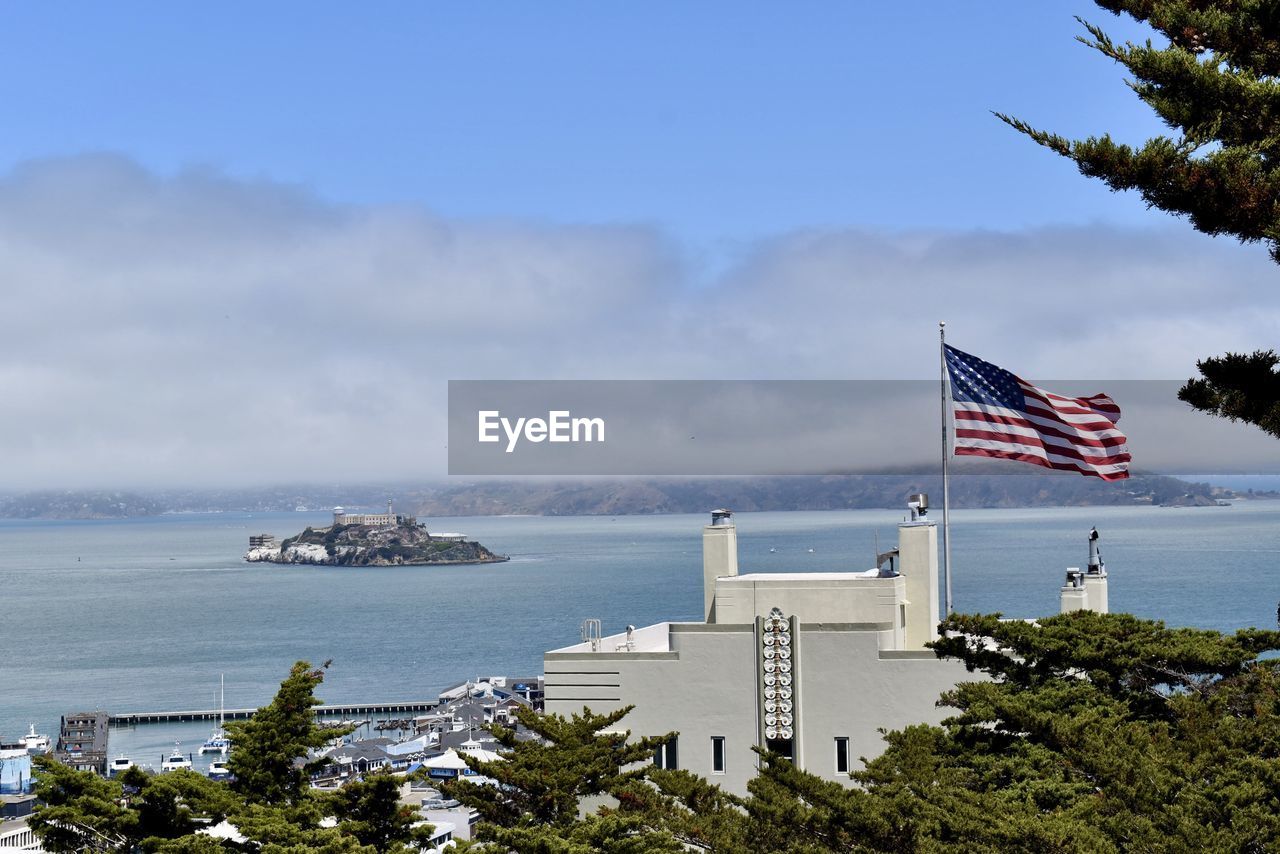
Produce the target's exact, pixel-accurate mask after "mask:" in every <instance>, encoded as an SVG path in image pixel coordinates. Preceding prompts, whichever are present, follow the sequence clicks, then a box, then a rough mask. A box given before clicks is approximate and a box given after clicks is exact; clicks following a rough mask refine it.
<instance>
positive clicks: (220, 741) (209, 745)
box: [200, 676, 231, 756]
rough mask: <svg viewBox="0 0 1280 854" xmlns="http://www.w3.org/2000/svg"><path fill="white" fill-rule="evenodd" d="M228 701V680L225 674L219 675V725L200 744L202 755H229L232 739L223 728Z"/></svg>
mask: <svg viewBox="0 0 1280 854" xmlns="http://www.w3.org/2000/svg"><path fill="white" fill-rule="evenodd" d="M225 702H226V682H225V679H224V677H223V676H219V677H218V726H217V727H216V728H214V730H213V732H212V733H210V734H209V737H208V738H206V739H205V740H204V744H202V745H200V755H201V756H204V755H205V754H206V753H221V754H222V755H223V756H226V755H227V751H228V750H230V749H231V739H229V738H227V734H226V732H224V731H223V729H222V722H223V715H224V713H225V709H224V708H223V705H224V704H225Z"/></svg>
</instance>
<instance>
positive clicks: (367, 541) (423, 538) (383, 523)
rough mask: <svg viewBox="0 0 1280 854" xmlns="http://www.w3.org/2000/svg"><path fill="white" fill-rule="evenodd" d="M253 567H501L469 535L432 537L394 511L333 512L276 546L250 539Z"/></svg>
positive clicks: (266, 537) (268, 538) (262, 537)
mask: <svg viewBox="0 0 1280 854" xmlns="http://www.w3.org/2000/svg"><path fill="white" fill-rule="evenodd" d="M244 559H245V560H247V561H250V562H267V563H302V564H312V565H315V566H427V565H436V564H466V563H500V562H502V561H505V560H509V558H508V557H507V556H506V555H496V554H494V553H493V552H491V551H489V550H488V549H487V548H485V547H484V546H482V545H480V544H479V543H477V542H474V541H469V540H468V539H467V538H466V536H465V535H464V534H454V533H442V534H432V533H429V532H428V531H427V527H426V525H425V524H424V523H422V522H419V521H418V519H417V517H416V516H403V515H398V514H396V513H394V512H392V509H391V502H390V501H388V502H387V512H386V513H348V512H346V510H345V509H343V508H342V507H335V508H333V524H332V525H330V526H329V527H327V528H310V527H308V528H307V529H306V530H305V531H303V532H302V533H301V534H296V535H295V536H292V537H289V538H287V539H286V540H284V542H281V543H277V542H276V538H275V537H274V536H272V535H271V534H255V535H253V536H251V537H249V551H248V552H246V553H245V556H244Z"/></svg>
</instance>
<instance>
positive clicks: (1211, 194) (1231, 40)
mask: <svg viewBox="0 0 1280 854" xmlns="http://www.w3.org/2000/svg"><path fill="white" fill-rule="evenodd" d="M1095 2H1097V4H1098V5H1099V6H1101V7H1102V8H1104V9H1107V10H1108V11H1110V12H1113V13H1115V14H1117V15H1119V14H1126V15H1128V16H1130V17H1131V18H1133V19H1134V20H1136V21H1139V22H1145V23H1147V24H1149V25H1150V26H1151V27H1152V28H1153V29H1155V30H1156V31H1157V32H1159V33H1160V34H1162V35H1164V36H1165V37H1166V38H1167V39H1168V44H1167V45H1166V46H1164V47H1156V46H1154V45H1153V44H1152V43H1151V42H1150V41H1148V42H1145V43H1144V44H1140V45H1135V44H1130V43H1126V44H1116V43H1115V42H1114V41H1112V40H1111V38H1109V37H1108V36H1107V34H1106V33H1105V32H1103V30H1102V29H1101V28H1100V27H1097V26H1094V25H1092V24H1088V23H1084V22H1082V24H1083V26H1084V27H1085V30H1086V31H1087V33H1088V37H1087V38H1084V37H1082V38H1081V39H1080V40H1081V41H1082V42H1084V43H1085V44H1087V45H1089V46H1090V47H1092V48H1094V49H1095V50H1097V51H1098V52H1099V53H1101V54H1102V55H1104V56H1106V57H1108V58H1110V59H1112V60H1114V61H1115V62H1117V63H1119V64H1120V65H1122V66H1124V67H1125V69H1127V70H1128V71H1129V73H1130V74H1132V75H1133V81H1132V82H1131V83H1130V86H1131V87H1132V88H1133V91H1134V93H1135V94H1137V96H1138V97H1139V98H1140V99H1141V100H1142V101H1143V102H1144V103H1146V104H1147V105H1148V106H1149V107H1151V109H1152V110H1154V111H1155V113H1156V114H1157V115H1158V116H1159V117H1160V118H1161V119H1162V120H1163V121H1164V123H1165V124H1166V125H1167V126H1168V127H1169V128H1170V130H1171V131H1172V132H1173V135H1171V136H1158V137H1155V138H1153V139H1149V140H1147V141H1146V143H1144V144H1143V145H1142V146H1140V147H1138V148H1134V147H1131V146H1129V145H1126V144H1123V143H1118V142H1115V141H1114V140H1112V138H1111V137H1110V136H1109V135H1106V134H1104V135H1102V136H1095V137H1089V138H1088V139H1085V140H1069V139H1066V138H1064V137H1062V136H1059V135H1058V134H1054V133H1049V132H1046V131H1043V130H1039V129H1037V128H1034V127H1032V126H1031V125H1030V124H1028V123H1026V122H1024V121H1022V120H1021V119H1015V118H1012V117H1010V116H1006V115H1003V114H1000V113H997V114H996V115H997V116H999V118H1001V119H1002V120H1003V121H1005V122H1007V123H1008V124H1009V125H1011V126H1012V127H1014V128H1015V129H1017V130H1018V131H1020V132H1022V133H1024V134H1026V135H1027V136H1029V137H1031V138H1032V139H1033V140H1035V141H1036V142H1038V143H1039V144H1041V145H1043V146H1045V147H1046V148H1049V149H1050V150H1052V151H1056V152H1057V153H1058V154H1061V155H1063V156H1064V157H1067V158H1070V159H1071V160H1073V161H1074V162H1075V163H1076V165H1077V167H1078V168H1079V169H1080V171H1081V173H1082V174H1084V175H1087V176H1089V177H1093V178H1100V179H1101V180H1103V181H1105V182H1106V184H1107V185H1108V186H1109V187H1111V189H1112V190H1116V191H1119V190H1137V191H1138V192H1139V193H1140V194H1141V195H1142V197H1143V199H1145V200H1146V202H1147V204H1148V206H1150V207H1155V208H1159V209H1160V210H1163V211H1168V212H1169V213H1173V214H1176V215H1181V216H1186V217H1187V218H1188V219H1189V220H1190V221H1191V224H1192V226H1194V227H1195V228H1196V229H1197V230H1198V231H1201V232H1204V233H1205V234H1210V235H1220V234H1225V235H1231V236H1234V237H1236V238H1238V239H1239V240H1241V241H1242V242H1255V241H1263V242H1265V243H1267V244H1268V246H1269V248H1270V251H1271V257H1272V260H1274V261H1276V262H1277V263H1280V80H1278V79H1277V75H1280V7H1277V6H1276V4H1274V3H1271V2H1240V0H1230V2H1205V0H1095ZM1278 363H1280V360H1278V358H1277V356H1276V354H1275V353H1274V352H1270V351H1259V352H1255V353H1253V354H1252V355H1244V354H1238V353H1228V354H1226V355H1225V356H1221V357H1217V358H1209V359H1204V360H1202V361H1200V362H1199V363H1198V367H1199V369H1200V373H1201V377H1200V378H1197V379H1191V380H1189V381H1188V382H1187V383H1186V385H1184V386H1183V388H1182V389H1181V391H1179V393H1178V397H1179V398H1180V399H1181V400H1183V401H1185V402H1187V403H1190V404H1191V405H1192V406H1193V407H1195V408H1196V409H1198V410H1200V411H1202V412H1208V413H1211V414H1213V415H1218V416H1221V417H1224V418H1229V419H1231V420H1232V421H1237V420H1238V421H1244V422H1245V423H1248V424H1253V425H1255V426H1257V427H1260V428H1262V429H1263V430H1264V431H1266V432H1267V433H1269V434H1271V435H1272V436H1276V437H1277V438H1280V372H1277V371H1276V370H1275V368H1276V365H1277V364H1278Z"/></svg>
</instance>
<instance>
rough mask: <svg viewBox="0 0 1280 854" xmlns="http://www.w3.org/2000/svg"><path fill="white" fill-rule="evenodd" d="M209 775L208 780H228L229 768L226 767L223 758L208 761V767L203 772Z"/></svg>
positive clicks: (229, 775)
mask: <svg viewBox="0 0 1280 854" xmlns="http://www.w3.org/2000/svg"><path fill="white" fill-rule="evenodd" d="M204 773H205V774H207V775H208V776H209V779H210V780H230V779H231V769H229V768H228V767H227V762H226V760H225V759H215V760H213V761H212V762H210V763H209V769H208V770H207V771H205V772H204Z"/></svg>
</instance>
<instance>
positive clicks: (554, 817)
mask: <svg viewBox="0 0 1280 854" xmlns="http://www.w3.org/2000/svg"><path fill="white" fill-rule="evenodd" d="M630 710H631V707H629V706H628V707H627V708H625V709H620V710H618V711H616V712H612V713H610V714H606V715H596V714H592V713H591V712H589V711H587V710H585V709H584V710H583V713H582V714H581V715H576V714H575V715H573V716H571V717H570V718H567V719H566V718H564V717H561V716H560V715H545V716H544V715H538V714H536V713H534V712H532V711H531V710H529V709H520V710H518V711H517V713H516V714H517V717H518V719H519V721H520V723H522V724H524V725H525V726H526V727H528V728H529V729H530V730H532V731H533V732H534V733H536V734H537V735H538V736H539V738H538V739H520V738H517V737H516V732H515V730H514V729H509V728H506V727H501V726H494V727H492V732H493V734H494V736H495V737H496V738H497V739H498V742H499V743H500V744H501V745H502V747H503V748H504V752H503V756H504V759H503V760H501V761H495V762H479V761H477V760H476V759H475V758H474V757H470V756H467V755H466V754H462V756H463V759H464V760H465V761H466V763H467V765H468V766H470V767H471V768H472V769H473V770H475V771H476V772H478V773H480V774H482V775H484V776H486V777H489V778H491V779H493V780H495V781H496V782H497V783H498V785H497V786H488V785H478V784H475V783H471V782H468V781H466V780H465V779H464V780H459V781H455V782H451V783H447V784H445V786H444V789H445V791H446V792H447V793H448V794H449V795H451V796H452V797H455V798H457V799H458V800H459V801H461V802H462V803H464V804H466V805H468V806H471V807H473V808H475V809H476V810H477V811H479V813H480V816H481V818H482V819H483V821H484V822H485V824H484V825H483V827H482V829H481V830H480V832H479V834H478V835H479V838H480V839H482V840H485V841H487V842H491V843H495V844H496V846H497V850H506V849H511V850H516V851H548V852H551V851H555V852H570V851H573V852H576V851H594V850H600V851H611V852H627V851H637V852H639V851H667V850H672V851H678V850H680V849H679V846H678V845H676V843H675V841H674V839H673V838H672V837H671V835H670V834H668V833H666V832H665V831H661V830H659V831H653V832H651V831H649V830H648V829H646V828H645V827H644V826H643V824H642V823H641V822H640V821H639V819H638V818H625V819H624V818H622V817H620V816H616V815H612V814H607V813H606V814H603V815H598V816H592V817H589V818H586V819H583V820H582V821H579V804H580V802H581V801H582V800H583V799H584V798H592V797H597V796H601V795H606V794H612V793H613V792H615V791H617V790H619V789H620V788H621V787H623V786H625V785H626V784H628V783H630V782H633V781H635V780H638V779H640V778H641V777H642V776H643V775H644V773H645V770H644V763H647V762H648V760H650V759H651V758H652V757H653V752H654V750H655V749H656V748H657V746H658V745H659V744H661V743H662V742H664V741H666V739H667V738H669V737H670V734H668V735H666V736H658V737H649V738H639V739H635V740H634V741H632V740H629V735H630V734H629V733H627V732H626V731H621V730H617V729H616V728H615V724H617V722H618V721H620V720H621V719H622V718H623V717H624V716H625V715H626V714H627V712H629V711H630ZM629 766H641V767H639V768H631V767H629ZM605 842H607V843H608V844H607V846H604V843H605ZM597 843H599V844H601V845H602V846H604V847H598V848H593V847H590V846H592V845H595V844H597ZM583 846H587V847H585V848H584V847H583ZM673 846H674V847H673Z"/></svg>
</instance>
